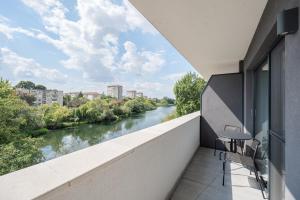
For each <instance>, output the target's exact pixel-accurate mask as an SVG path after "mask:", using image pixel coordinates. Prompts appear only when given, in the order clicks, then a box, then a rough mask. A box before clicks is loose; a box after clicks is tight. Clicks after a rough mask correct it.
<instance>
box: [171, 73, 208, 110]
mask: <svg viewBox="0 0 300 200" xmlns="http://www.w3.org/2000/svg"><path fill="white" fill-rule="evenodd" d="M205 85H206V82H205V81H204V80H203V79H202V78H200V76H199V75H197V74H196V73H192V72H190V73H188V74H186V75H185V76H184V77H182V78H181V79H180V80H179V81H177V82H176V83H175V86H174V89H173V90H174V94H175V97H176V112H177V115H179V116H182V115H186V114H188V113H192V112H195V111H197V110H200V95H201V93H202V91H203V89H204V87H205Z"/></svg>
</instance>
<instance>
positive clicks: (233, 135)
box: [219, 131, 253, 153]
mask: <svg viewBox="0 0 300 200" xmlns="http://www.w3.org/2000/svg"><path fill="white" fill-rule="evenodd" d="M219 136H220V137H223V138H228V139H230V140H231V142H230V151H232V152H235V153H236V151H237V148H236V141H237V140H251V139H252V138H253V137H252V135H250V134H248V133H241V132H237V131H224V132H223V133H222V134H221V135H219ZM233 142H234V149H233Z"/></svg>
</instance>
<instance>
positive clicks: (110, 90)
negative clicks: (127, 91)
mask: <svg viewBox="0 0 300 200" xmlns="http://www.w3.org/2000/svg"><path fill="white" fill-rule="evenodd" d="M107 95H108V96H111V97H114V98H116V99H118V100H121V99H122V98H123V86H121V85H109V86H107Z"/></svg>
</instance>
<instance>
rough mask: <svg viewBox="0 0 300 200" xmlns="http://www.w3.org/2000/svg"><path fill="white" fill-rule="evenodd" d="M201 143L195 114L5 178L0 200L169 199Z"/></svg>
mask: <svg viewBox="0 0 300 200" xmlns="http://www.w3.org/2000/svg"><path fill="white" fill-rule="evenodd" d="M199 143H200V113H199V112H195V113H192V114H189V115H186V116H183V117H180V118H177V119H174V120H172V121H169V122H165V123H162V124H159V125H156V126H152V127H150V128H146V129H143V130H140V131H137V132H134V133H131V134H128V135H125V136H122V137H119V138H116V139H113V140H110V141H107V142H104V143H101V144H98V145H95V146H92V147H89V148H86V149H83V150H80V151H77V152H74V153H71V154H68V155H65V156H62V157H59V158H56V159H53V160H50V161H47V162H44V163H40V164H37V165H34V166H32V167H28V168H25V169H22V170H19V171H16V172H13V173H10V174H7V175H4V176H2V177H0V199H5V200H10V199H18V200H21V199H72V200H75V199H130V200H134V199H143V200H147V199H149V200H153V199H155V200H159V199H166V198H168V197H170V196H171V193H172V191H173V189H174V186H175V184H176V182H177V181H178V180H179V178H180V177H181V175H182V173H183V171H184V169H185V168H186V166H187V165H188V163H189V161H190V160H191V158H192V157H193V155H194V153H195V152H196V150H197V149H198V147H199Z"/></svg>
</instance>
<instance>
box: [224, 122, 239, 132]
mask: <svg viewBox="0 0 300 200" xmlns="http://www.w3.org/2000/svg"><path fill="white" fill-rule="evenodd" d="M224 131H236V132H241V128H240V127H238V126H233V125H227V124H226V125H225V126H224Z"/></svg>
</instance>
